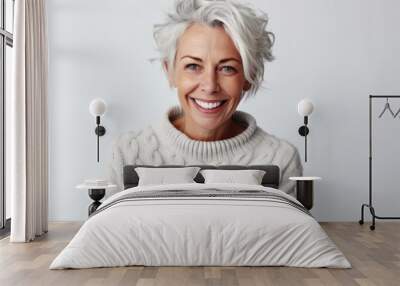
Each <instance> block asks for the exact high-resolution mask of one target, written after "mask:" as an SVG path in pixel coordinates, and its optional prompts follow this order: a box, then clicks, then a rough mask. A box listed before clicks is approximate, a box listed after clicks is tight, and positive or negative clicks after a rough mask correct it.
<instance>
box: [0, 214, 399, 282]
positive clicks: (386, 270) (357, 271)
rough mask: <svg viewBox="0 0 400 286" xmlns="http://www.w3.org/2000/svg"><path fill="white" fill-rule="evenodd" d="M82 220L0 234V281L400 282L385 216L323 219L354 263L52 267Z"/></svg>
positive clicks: (391, 226) (393, 230)
mask: <svg viewBox="0 0 400 286" xmlns="http://www.w3.org/2000/svg"><path fill="white" fill-rule="evenodd" d="M80 226H81V223H78V222H65V223H61V222H57V223H51V224H50V230H49V232H48V233H47V234H46V235H44V236H43V237H40V238H38V239H37V240H35V241H34V242H32V243H9V239H8V238H5V239H2V240H0V285H2V286H8V285H10V286H11V285H12V286H19V285H21V286H22V285H30V286H31V285H40V286H42V285H43V286H45V285H60V286H62V285H67V286H73V285H84V286H90V285H96V286H98V285H121V286H122V285H136V286H163V285H165V286H180V285H193V286H216V285H227V286H249V285H251V286H266V285H290V286H292V285H299V286H300V285H304V286H314V285H315V286H317V285H346V286H352V285H355V286H357V285H358V286H359V285H361V286H370V285H372V286H380V285H384V286H391V285H400V223H399V222H379V224H378V225H377V228H376V230H375V231H370V230H369V227H368V225H362V226H360V225H358V224H357V223H348V222H346V223H321V226H322V227H323V228H324V229H325V231H326V232H327V233H328V235H329V236H330V237H331V239H332V240H333V241H334V242H335V243H336V244H337V245H338V247H339V248H340V249H341V250H342V251H343V252H344V254H345V255H346V257H347V258H348V259H349V260H350V262H351V264H352V266H353V268H352V269H308V268H295V267H143V266H137V267H116V268H99V269H85V270H57V271H51V270H49V269H48V267H49V265H50V263H51V262H52V260H53V259H54V258H55V256H56V255H57V254H58V253H59V252H60V251H61V250H62V249H63V248H64V247H65V246H66V245H67V243H68V242H69V241H70V240H71V238H72V237H73V236H74V234H75V233H76V232H77V231H78V229H79V228H80Z"/></svg>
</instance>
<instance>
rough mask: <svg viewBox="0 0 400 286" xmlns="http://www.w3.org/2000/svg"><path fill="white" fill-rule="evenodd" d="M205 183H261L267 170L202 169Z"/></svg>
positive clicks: (201, 172)
mask: <svg viewBox="0 0 400 286" xmlns="http://www.w3.org/2000/svg"><path fill="white" fill-rule="evenodd" d="M200 174H201V175H202V176H203V177H204V183H205V184H210V183H234V184H246V185H261V182H262V179H263V177H264V175H265V171H262V170H212V169H207V170H202V171H200Z"/></svg>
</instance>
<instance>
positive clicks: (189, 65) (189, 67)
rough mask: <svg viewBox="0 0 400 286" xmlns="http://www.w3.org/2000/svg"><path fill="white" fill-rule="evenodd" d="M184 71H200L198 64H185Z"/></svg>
mask: <svg viewBox="0 0 400 286" xmlns="http://www.w3.org/2000/svg"><path fill="white" fill-rule="evenodd" d="M185 69H188V70H192V71H197V70H199V69H200V66H199V65H198V64H187V65H186V66H185Z"/></svg>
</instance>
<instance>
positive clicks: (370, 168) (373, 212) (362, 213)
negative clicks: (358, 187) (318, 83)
mask: <svg viewBox="0 0 400 286" xmlns="http://www.w3.org/2000/svg"><path fill="white" fill-rule="evenodd" d="M375 98H377V99H382V98H385V99H388V98H400V95H370V96H369V203H368V204H362V206H361V219H360V220H359V221H358V222H359V224H364V207H367V208H369V211H370V212H371V216H372V225H370V227H369V228H370V229H371V230H374V229H375V219H392V220H395V219H400V217H384V216H378V215H376V213H375V209H374V207H373V204H372V100H373V99H375Z"/></svg>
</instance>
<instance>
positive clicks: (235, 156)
mask: <svg viewBox="0 0 400 286" xmlns="http://www.w3.org/2000/svg"><path fill="white" fill-rule="evenodd" d="M180 114H181V109H180V108H179V107H177V106H176V107H173V108H171V109H169V111H168V112H167V114H166V116H165V117H164V120H163V121H162V122H161V124H160V125H157V126H149V127H147V128H145V129H143V130H141V131H139V132H128V133H126V134H123V135H121V136H120V137H119V138H118V139H117V140H116V141H115V143H114V146H113V161H112V168H111V181H113V182H114V183H116V184H117V185H118V190H122V189H123V182H122V169H123V166H125V165H197V164H198V165H269V164H273V165H278V166H279V167H280V186H279V189H280V190H282V191H284V192H286V193H288V194H290V195H293V196H294V195H295V188H294V187H295V185H294V182H292V181H290V180H289V177H291V176H301V175H302V171H303V168H302V165H301V161H300V157H299V154H298V152H297V149H296V147H294V146H293V145H291V144H290V143H288V142H287V141H285V140H282V139H279V138H277V137H275V136H273V135H271V134H268V133H266V132H265V131H263V130H262V129H261V128H259V127H257V124H256V121H255V119H254V118H253V117H252V116H251V115H250V114H248V113H245V112H242V111H236V112H235V113H234V115H233V119H234V120H236V121H238V122H244V123H246V124H247V128H246V129H245V130H244V131H243V132H242V133H240V134H239V135H237V136H235V137H232V138H229V139H226V140H218V141H197V140H192V139H190V138H189V137H188V136H186V135H185V134H184V133H182V132H181V131H179V130H178V129H176V128H175V127H174V125H172V123H171V121H173V120H174V119H175V118H176V117H177V116H179V115H180Z"/></svg>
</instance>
